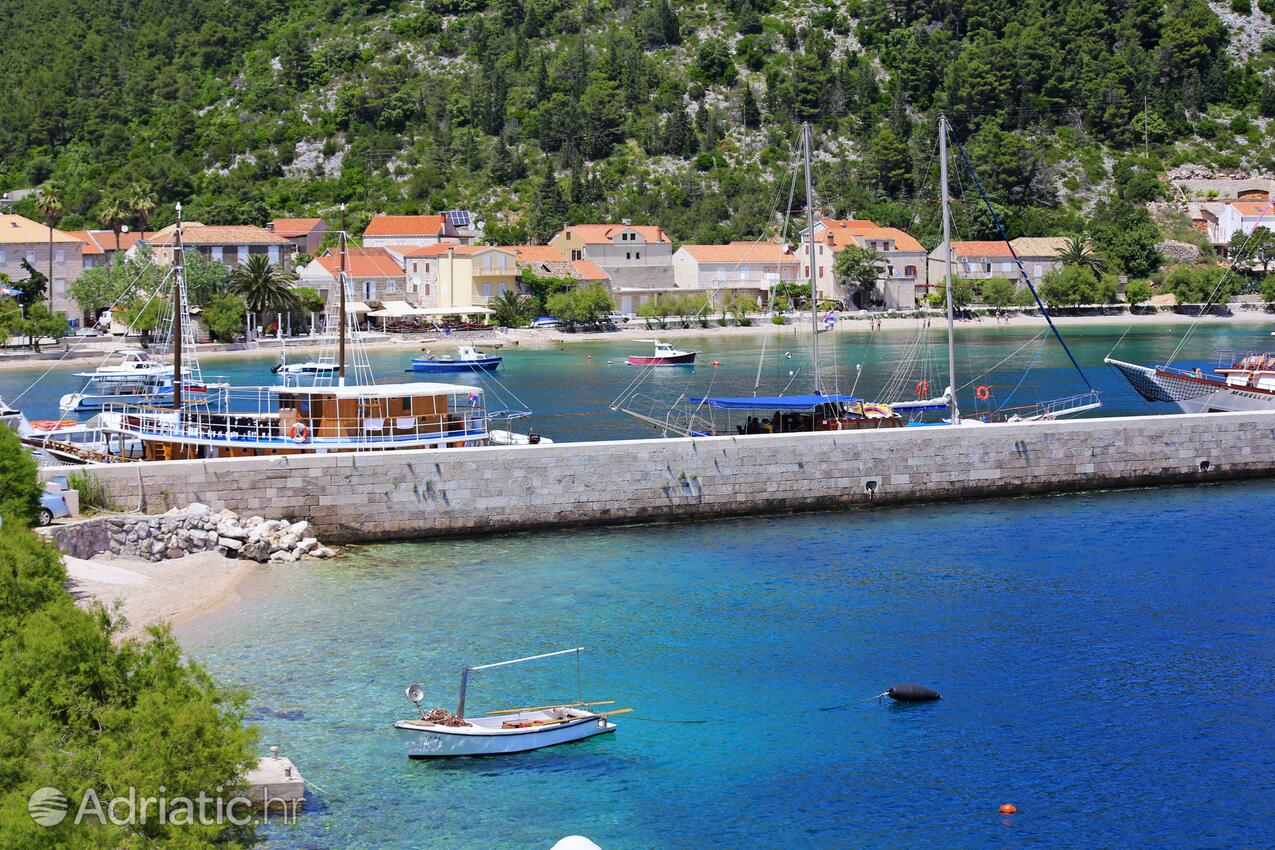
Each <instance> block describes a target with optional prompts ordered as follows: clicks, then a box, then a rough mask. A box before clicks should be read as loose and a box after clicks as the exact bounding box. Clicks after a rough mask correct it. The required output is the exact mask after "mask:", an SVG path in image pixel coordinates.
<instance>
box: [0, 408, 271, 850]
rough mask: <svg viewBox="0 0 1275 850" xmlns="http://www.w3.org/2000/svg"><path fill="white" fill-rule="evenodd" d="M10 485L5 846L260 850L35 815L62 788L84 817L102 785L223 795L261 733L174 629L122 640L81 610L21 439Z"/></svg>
mask: <svg viewBox="0 0 1275 850" xmlns="http://www.w3.org/2000/svg"><path fill="white" fill-rule="evenodd" d="M0 480H2V481H3V484H4V487H3V489H4V493H5V494H4V495H3V496H0V515H3V517H4V520H5V521H4V524H3V527H0V741H3V742H4V747H3V752H0V846H4V847H23V848H30V849H31V850H45V849H46V848H47V850H53V848H59V850H60V849H61V848H67V850H90V848H97V847H142V846H148V847H149V846H173V847H176V846H180V847H183V848H188V850H202V848H210V850H211V848H214V847H219V848H231V850H233V848H240V847H247V846H250V845H251V844H252V843H254V842H253V838H254V834H253V830H252V828H251V827H237V826H233V825H226V826H214V825H208V826H172V825H161V824H160V823H159V819H158V818H156V817H150V818H148V819H147V821H146V823H145V824H141V823H137V824H133V825H128V826H115V825H112V824H110V823H108V824H107V825H105V826H101V825H98V824H97V822H96V821H95V820H90V821H87V822H84V823H81V824H79V825H77V824H75V823H74V818H73V817H68V818H66V819H65V820H64V821H62V822H61V823H60V824H59V825H57V826H52V827H43V826H40V825H38V824H37V823H36V822H35V821H34V820H33V819H32V818H31V817H30V816H29V815H28V814H27V800H28V798H29V797H30V796H31V794H32V793H33V792H34V791H35V790H36V789H38V788H42V787H53V788H57V789H59V790H61V791H62V792H63V793H64V794H65V795H66V796H67V797H68V798H69V799H70V800H71V801H72V802H71V811H72V813H74V811H75V810H76V809H77V808H78V806H79V801H80V799H81V798H82V796H83V794H84V792H85V790H86V789H90V788H91V789H94V791H95V793H97V794H98V795H99V797H100V798H103V799H109V798H112V797H115V796H117V795H118V796H124V797H126V796H127V795H128V789H129V788H130V787H133V788H135V789H136V796H137V797H138V798H141V797H147V796H153V797H159V796H166V797H168V798H169V799H172V798H175V797H183V796H185V797H189V798H191V799H194V798H195V797H197V796H198V795H199V794H200V793H201V792H203V793H205V794H207V795H209V796H210V797H213V796H217V795H218V793H220V792H219V790H218V789H219V787H224V788H234V787H236V783H237V777H239V776H241V775H242V773H243V771H244V770H245V769H246V768H247V767H248V766H250V765H252V764H255V761H256V759H255V757H254V755H253V749H254V744H255V740H256V734H255V731H254V730H253V729H252V728H250V727H247V726H245V725H244V723H243V719H244V701H243V696H242V695H241V694H239V693H237V692H233V691H227V690H224V689H222V688H220V687H219V686H217V685H216V684H215V683H214V682H213V681H212V679H211V678H210V677H209V675H208V674H207V672H206V671H205V670H204V669H203V668H202V667H200V666H199V665H198V664H195V663H193V662H189V661H186V660H184V659H183V656H182V652H181V649H180V647H178V646H177V643H176V641H175V640H174V639H173V637H172V634H171V633H170V632H169V631H168V628H167V627H166V626H165V627H154V628H152V629H150V630H149V632H148V634H147V637H146V638H145V639H141V640H137V639H135V640H128V641H123V642H120V641H118V640H117V638H118V634H119V630H120V628H121V626H122V625H123V622H122V620H121V619H120V618H119V617H118V616H117V615H113V614H111V613H110V612H108V611H107V610H106V609H104V608H102V607H101V605H95V606H93V607H92V608H90V609H89V610H82V609H81V608H79V607H77V606H76V604H75V603H74V601H73V600H72V598H71V596H70V594H68V593H67V592H66V590H65V589H64V587H63V585H64V584H65V582H66V572H65V570H64V569H63V567H62V563H61V558H60V557H59V555H58V553H57V551H56V550H55V549H54V548H53V547H52V546H51V545H49V544H48V543H47V542H45V541H43V540H42V539H40V538H39V537H38V536H37V535H35V534H34V533H33V532H32V531H31V530H30V528H29V525H30V522H31V519H32V517H31V515H30V512H29V507H30V506H29V502H30V499H31V494H32V492H34V493H36V494H38V492H39V487H38V485H37V484H36V482H35V466H34V463H33V462H31V461H30V459H29V456H28V455H27V454H26V452H25V450H24V449H23V448H22V447H21V446H20V444H19V443H18V439H17V436H16V435H15V434H14V433H13V432H11V431H10V430H9V429H7V428H4V429H0ZM14 494H20V495H14ZM161 788H162V789H163V790H162V791H161ZM226 796H227V797H228V796H231V795H230V794H227V795H226ZM152 814H153V810H152Z"/></svg>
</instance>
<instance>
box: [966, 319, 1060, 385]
mask: <svg viewBox="0 0 1275 850" xmlns="http://www.w3.org/2000/svg"><path fill="white" fill-rule="evenodd" d="M1045 333H1046V331H1043V330H1042V331H1040V332H1038V333H1037V334H1036V335H1035V336H1034V337H1032V338H1031V339H1029V340H1027V341H1026V342H1024V343H1023V344H1022V345H1020V346H1018V348H1016V349H1014V350H1013V351H1011V352H1010V353H1009V354H1007V355H1005V357H1003V358H1002V359H1001V360H1000V361H999V362H997V363H994V364H993V365H991V366H989V367H987V368H986V369H984V370H983V371H981V372H979V373H978V374H977V375H975V376H974V377H973V378H971V379H970V380H969V381H968V382H966V383H964V384H961V385H960V386H959V387H957V389H958V390H967V389H969V388H970V387H972V386H974V384H976V383H978V381H979V379H980V378H985V377H987V376H988V375H990V374H991V373H992V372H994V371H996V370H997V369H999V368H1000V367H1002V366H1004V365H1005V364H1006V363H1008V362H1009V361H1010V360H1012V359H1013V358H1014V357H1016V356H1017V355H1018V354H1019V352H1021V351H1022V350H1023V349H1024V348H1026V347H1027V346H1029V345H1031V344H1032V343H1033V342H1035V341H1036V340H1038V339H1040V338H1041V337H1042V336H1044V335H1045Z"/></svg>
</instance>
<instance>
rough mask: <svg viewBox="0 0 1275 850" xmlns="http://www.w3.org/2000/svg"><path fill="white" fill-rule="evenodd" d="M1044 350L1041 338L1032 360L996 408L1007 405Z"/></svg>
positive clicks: (1043, 341) (1001, 408)
mask: <svg viewBox="0 0 1275 850" xmlns="http://www.w3.org/2000/svg"><path fill="white" fill-rule="evenodd" d="M1044 350H1045V340H1043V339H1042V340H1041V341H1040V345H1039V346H1037V348H1036V356H1035V357H1033V358H1032V362H1031V363H1029V364H1028V365H1027V368H1026V369H1024V370H1023V374H1022V375H1020V376H1019V378H1018V383H1017V384H1015V385H1014V388H1013V389H1012V390H1010V391H1009V395H1007V396H1005V400H1004V401H1002V402H1001V403H1000V404H999V405H997V406H996V409H997V410H1004V409H1005V408H1006V407H1008V406H1009V403H1010V401H1012V400H1013V398H1014V394H1015V393H1017V392H1018V391H1019V390H1020V389H1021V388H1022V386H1023V382H1024V381H1026V380H1027V375H1028V373H1030V372H1031V370H1032V369H1035V368H1036V364H1037V363H1039V362H1040V355H1041V353H1042V352H1043V351H1044ZM1037 398H1039V396H1037Z"/></svg>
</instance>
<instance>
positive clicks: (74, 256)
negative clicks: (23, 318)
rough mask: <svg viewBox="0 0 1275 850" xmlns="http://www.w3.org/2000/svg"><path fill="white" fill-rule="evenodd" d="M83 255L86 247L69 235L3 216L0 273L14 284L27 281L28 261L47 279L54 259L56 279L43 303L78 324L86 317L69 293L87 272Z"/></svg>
mask: <svg viewBox="0 0 1275 850" xmlns="http://www.w3.org/2000/svg"><path fill="white" fill-rule="evenodd" d="M50 236H51V237H52V240H51V241H50ZM83 251H84V243H83V242H82V241H80V239H79V238H77V237H76V236H74V235H72V234H70V233H67V232H66V231H63V230H58V229H57V228H56V227H54V228H50V227H48V226H47V225H44V224H40V223H39V222H36V221H32V220H31V219H29V218H26V217H25V216H21V215H16V214H12V213H7V214H4V215H0V273H3V274H5V275H7V276H8V278H9V280H11V281H19V280H25V279H26V278H27V276H28V273H27V271H26V269H24V268H23V267H22V263H23V261H24V260H25V261H26V262H28V263H30V265H31V266H32V267H33V268H34V269H35V270H36V271H37V272H39V273H40V274H42V275H45V276H46V277H47V276H48V275H49V259H50V256H51V257H52V260H53V277H52V279H51V280H50V281H49V284H48V290H47V291H46V292H45V298H44V303H45V304H46V305H49V306H50V307H51V308H52V310H53V312H55V313H61V314H63V315H64V316H66V317H67V318H69V319H73V320H77V321H78V320H80V319H82V318H85V317H83V316H81V315H80V313H81V310H80V307H79V305H78V304H76V303H75V301H74V300H72V299H71V297H70V295H69V293H68V291H67V290H68V288H69V287H70V285H71V283H72V282H73V281H74V280H75V279H76V278H77V277H79V276H80V273H81V272H83V271H84V256H83ZM50 252H51V253H50ZM50 297H51V299H52V300H50ZM90 318H92V317H90Z"/></svg>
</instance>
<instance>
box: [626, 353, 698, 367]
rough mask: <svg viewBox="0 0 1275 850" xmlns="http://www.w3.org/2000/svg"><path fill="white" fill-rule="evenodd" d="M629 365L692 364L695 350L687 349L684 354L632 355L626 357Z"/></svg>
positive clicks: (693, 363)
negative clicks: (662, 355) (666, 355)
mask: <svg viewBox="0 0 1275 850" xmlns="http://www.w3.org/2000/svg"><path fill="white" fill-rule="evenodd" d="M626 360H627V362H628V364H629V365H630V366H694V365H695V352H694V351H688V352H686V353H685V354H676V355H673V356H670V357H639V356H632V357H628V358H626Z"/></svg>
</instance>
